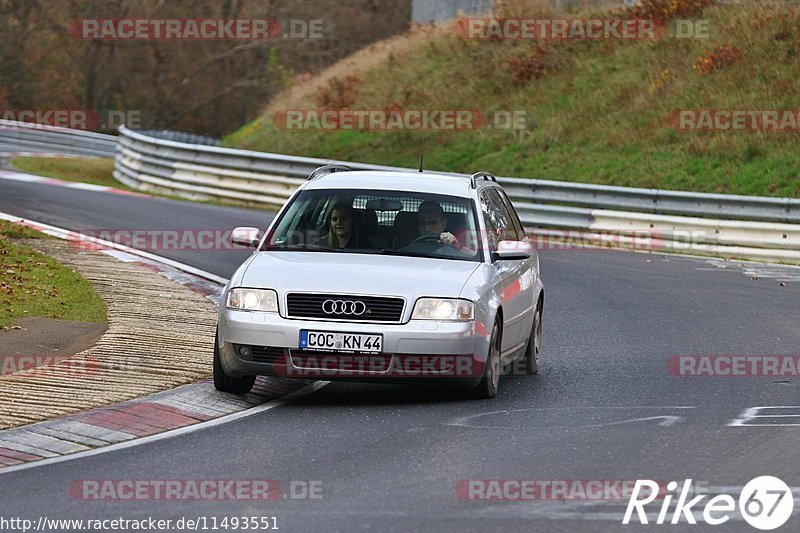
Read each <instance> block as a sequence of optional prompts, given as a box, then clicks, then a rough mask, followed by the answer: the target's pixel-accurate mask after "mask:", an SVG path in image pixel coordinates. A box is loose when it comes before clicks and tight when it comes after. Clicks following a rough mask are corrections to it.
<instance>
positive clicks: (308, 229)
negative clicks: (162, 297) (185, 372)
mask: <svg viewBox="0 0 800 533" xmlns="http://www.w3.org/2000/svg"><path fill="white" fill-rule="evenodd" d="M232 239H233V241H234V242H236V243H238V244H244V245H247V246H253V247H255V248H256V251H255V252H254V253H253V255H252V256H251V257H249V258H248V259H247V260H246V261H245V262H244V263H243V264H242V265H241V266H240V267H239V269H238V270H237V271H236V272H235V273H234V275H233V276H232V277H231V280H230V282H229V283H228V285H227V286H226V287H225V290H224V292H223V295H222V299H221V301H220V306H219V317H218V326H217V336H216V344H215V349H214V385H215V386H216V388H217V389H219V390H221V391H226V392H231V393H237V394H244V393H247V392H248V391H250V389H251V388H252V386H253V383H254V381H255V378H256V376H257V375H269V376H281V377H288V378H302V379H325V380H328V379H340V380H359V381H382V380H385V381H393V382H397V381H403V380H406V381H412V380H413V381H418V380H423V381H429V380H435V381H437V382H439V383H454V384H458V385H459V386H460V387H466V388H468V389H470V390H471V391H472V393H474V395H475V396H477V397H481V398H492V397H494V396H495V395H496V394H497V387H498V384H499V380H500V375H501V373H502V369H503V368H515V369H518V370H519V371H520V373H527V374H536V373H537V372H538V369H539V352H540V349H541V332H542V311H543V305H544V289H543V285H542V281H541V278H540V275H539V260H538V257H537V255H536V252H535V250H533V249H532V247H531V245H530V243H529V242H528V238H527V237H526V235H525V232H524V230H523V226H522V224H521V222H520V219H519V217H518V216H517V213H516V211H515V210H514V207H513V206H512V205H511V202H510V201H509V199H508V196H507V195H506V193H505V191H503V189H502V187H501V186H500V185H499V184H498V183H497V180H496V179H495V177H494V176H492V175H491V174H489V173H485V172H479V173H476V174H473V175H472V176H464V177H460V176H451V175H439V174H433V173H427V172H426V173H416V172H375V171H352V170H350V169H349V168H347V167H344V166H341V165H329V166H325V167H321V168H319V169H317V170H316V171H314V172H313V173H312V174H311V176H310V177H309V179H308V181H306V182H305V183H304V184H303V185H302V186H301V187H300V188H299V189H298V190H297V191H296V192H295V193H294V195H293V196H292V197H291V198H290V199H289V201H288V202H287V203H286V204H285V205H284V207H283V208H282V209H281V210H280V212H279V213H278V215H277V216H276V218H275V220H274V221H273V223H272V225H271V226H270V228H269V229H268V230H267V231H266V233H265V234H264V235H263V236H262V235H260V234H259V230H258V229H257V228H236V229H235V230H234V231H233V233H232Z"/></svg>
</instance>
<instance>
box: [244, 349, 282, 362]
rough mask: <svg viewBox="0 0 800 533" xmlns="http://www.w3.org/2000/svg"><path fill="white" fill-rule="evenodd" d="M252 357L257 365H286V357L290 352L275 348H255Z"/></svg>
mask: <svg viewBox="0 0 800 533" xmlns="http://www.w3.org/2000/svg"><path fill="white" fill-rule="evenodd" d="M251 350H252V354H253V355H252V357H253V361H255V362H256V363H273V364H274V363H278V364H280V365H284V364H286V356H287V355H288V351H287V350H286V349H285V348H276V347H273V346H253V347H252V348H251Z"/></svg>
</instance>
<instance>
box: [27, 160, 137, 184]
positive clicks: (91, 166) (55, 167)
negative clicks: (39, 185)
mask: <svg viewBox="0 0 800 533" xmlns="http://www.w3.org/2000/svg"><path fill="white" fill-rule="evenodd" d="M12 163H13V165H14V166H15V167H16V168H18V169H19V170H21V171H23V172H29V173H31V174H36V175H38V176H47V177H49V178H57V179H61V180H65V181H79V182H82V183H91V184H93V185H104V186H106V187H114V188H115V189H123V190H130V189H129V188H128V187H126V186H125V185H123V184H122V183H120V182H118V181H117V180H115V179H114V176H113V175H112V172H113V171H114V160H113V159H110V158H108V159H106V158H103V159H99V158H94V157H15V158H14V159H13V160H12Z"/></svg>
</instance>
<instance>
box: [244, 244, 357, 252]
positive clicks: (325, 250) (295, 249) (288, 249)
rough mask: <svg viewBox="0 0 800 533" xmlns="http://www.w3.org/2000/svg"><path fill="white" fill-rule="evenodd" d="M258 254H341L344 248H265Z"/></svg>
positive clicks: (271, 246) (273, 246)
mask: <svg viewBox="0 0 800 533" xmlns="http://www.w3.org/2000/svg"><path fill="white" fill-rule="evenodd" d="M259 251H260V252H342V251H346V250H345V249H344V248H328V247H327V246H275V245H270V246H265V247H263V248H261V250H259Z"/></svg>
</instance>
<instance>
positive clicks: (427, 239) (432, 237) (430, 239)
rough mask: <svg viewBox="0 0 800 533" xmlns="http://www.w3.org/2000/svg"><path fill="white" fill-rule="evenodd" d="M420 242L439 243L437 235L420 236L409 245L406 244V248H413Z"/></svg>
mask: <svg viewBox="0 0 800 533" xmlns="http://www.w3.org/2000/svg"><path fill="white" fill-rule="evenodd" d="M422 242H439V236H438V235H430V234H429V235H422V236H420V237H417V238H416V239H414V240H413V241H411V242H410V243H408V244H407V245H406V246H414V245H415V244H419V243H422Z"/></svg>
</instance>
